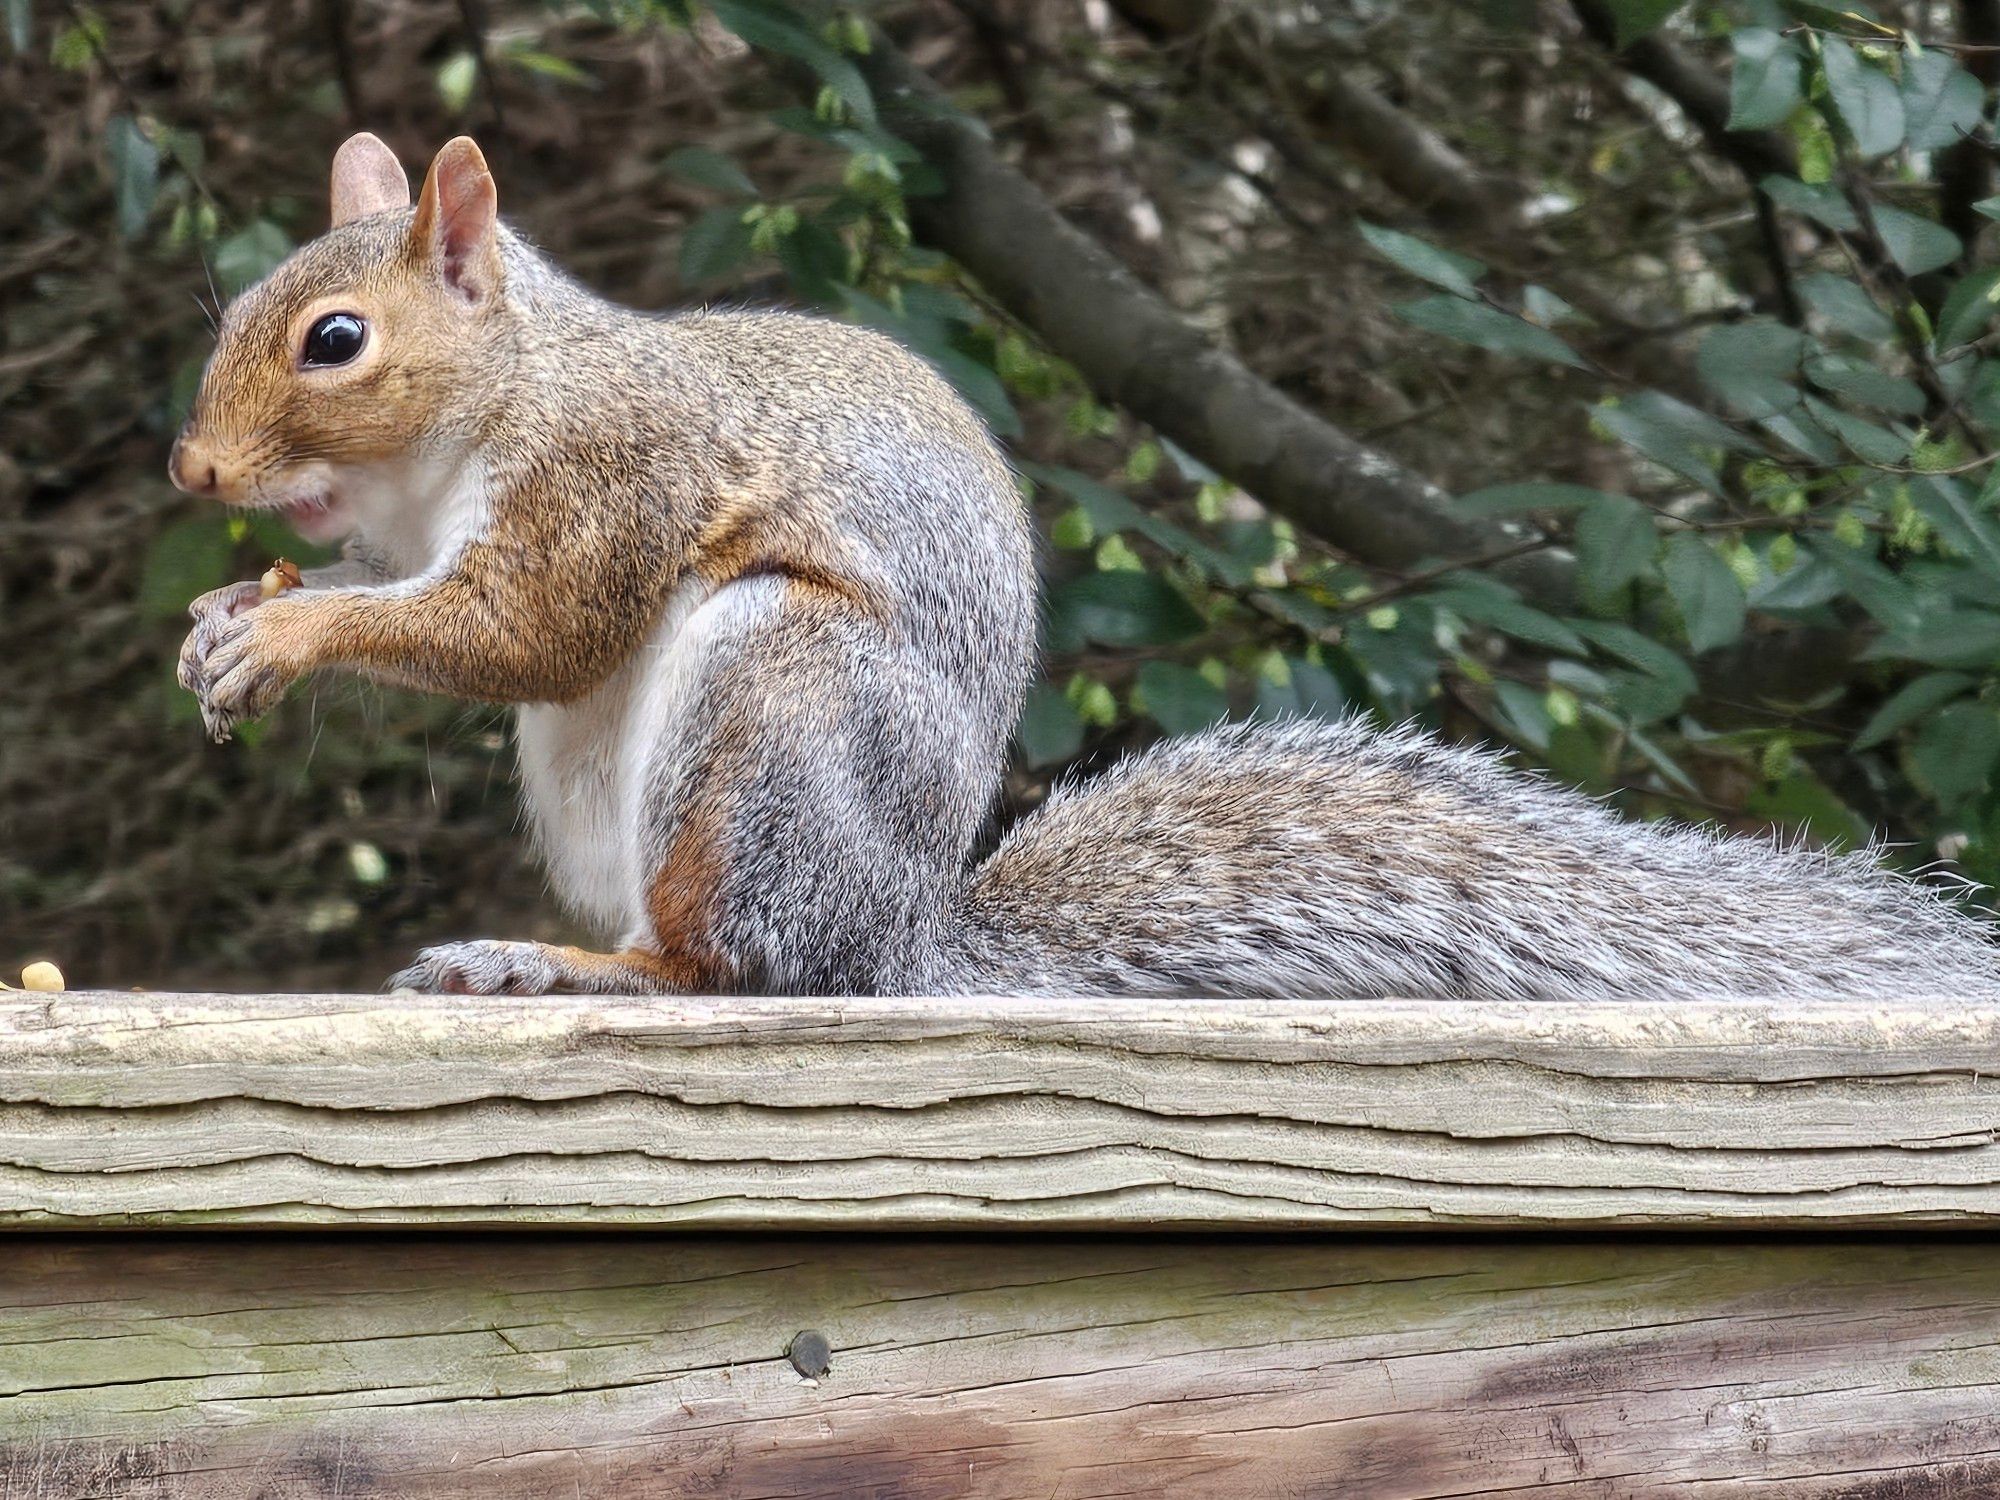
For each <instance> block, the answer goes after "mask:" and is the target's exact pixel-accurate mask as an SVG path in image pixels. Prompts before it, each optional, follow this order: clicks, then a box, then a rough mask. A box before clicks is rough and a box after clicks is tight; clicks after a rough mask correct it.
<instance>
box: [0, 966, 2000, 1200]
mask: <svg viewBox="0 0 2000 1500" xmlns="http://www.w3.org/2000/svg"><path fill="white" fill-rule="evenodd" d="M1996 1126H2000V1007H1995V1006H1991V1005H1968V1004H1963V1003H1959V1002H1954V1001H1950V1000H1940V1001H1938V1002H1935V1003H1928V1004H1912V1005H1897V1006H1893V1007H1882V1006H1869V1005H1857V1004H1844V1003H1815V1004H1796V1005H1784V1006H1775V1005H1773V1006H1755V1005H1721V1004H1716V1005H1675V1006H1644V1005H1618V1006H1612V1005H1604V1006H1581V1005H1548V1006H1491V1007H1470V1006H1451V1005H1439V1004H1430V1003H1421V1002H1322V1001H1312V1002H1307V1001H1298V1002H1236V1001H1228V1002H1223V1001H1214V1002H1157V1001H1104V1000H1090V1001H1064V1002H1049V1001H1037V1002H1022V1001H1010V1000H1004V999H1000V1000H985V1001H932V1000H839V1001H824V1000H715V1001H679V1000H675V1001H659V1000H646V1001H638V1000H616V999H612V1000H600V999H592V998H581V997H558V998H548V999H536V1000H532V1001H520V1000H470V999H458V998H443V999H437V998H417V997H407V996H398V997H379V996H173V995H145V994H138V995H110V994H95V995H92V994H84V995H56V996H39V995H37V996H7V997H5V999H4V1003H0V1224H10V1225H16V1226H37V1225H39V1226H55V1227H61V1226H65V1225H70V1226H76V1225H94V1224H166V1225H190V1224H206V1223H229V1224H250V1225H259V1224H261V1225H301V1224H305V1225H309V1224H364V1223H377V1224H380V1223H386V1224H394V1223H410V1222H424V1223H441V1224H443V1223H453V1224H471V1225H502V1226H504V1225H516V1226H530V1225H537V1224H556V1223H562V1224H596V1225H621V1226H629V1225H639V1226H645V1225H653V1226H665V1225H678V1226H687V1227H711V1228H712V1227H746V1228H747V1227H772V1228H805V1227H843V1226H848V1227H863V1228H878V1229H879V1228H889V1227H897V1228H915V1227H951V1226H960V1227H972V1226H977V1227H981V1228H987V1227H1002V1226H1009V1225H1014V1226H1024V1227H1041V1228H1118V1227H1133V1226H1166V1227H1195V1226H1222V1227H1244V1228H1259V1227H1314V1226H1335V1225H1366V1224H1390V1225H1395V1224H1411V1225H1415V1224H1437V1223H1446V1224H1471V1225H1481V1224H1484V1225H1567V1226H1616V1225H1695V1226H1701V1225H1710V1226H1713V1225H1719V1224H1731V1223H1738V1224H1758V1225H1766V1226H1775V1225H1823V1226H1840V1225H1864V1224H1942V1223H1988V1222H1992V1221H1994V1220H1996V1219H2000V1145H1996V1142H1995V1129H1996Z"/></svg>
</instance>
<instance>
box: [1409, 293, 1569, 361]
mask: <svg viewBox="0 0 2000 1500" xmlns="http://www.w3.org/2000/svg"><path fill="white" fill-rule="evenodd" d="M1394 311H1395V314H1396V316H1397V317H1399V318H1401V319H1402V320H1403V321H1404V322H1405V323H1408V324H1410V325H1411V326H1412V327H1415V328H1421V329H1423V330H1425V331H1426V332H1428V333H1436V334H1441V335H1443V336H1444V337H1445V338H1448V339H1456V340H1457V341H1458V342H1459V343H1462V344H1471V345H1473V346H1474V347H1475V348H1480V349H1489V350H1491V351H1492V352H1493V353H1495V354H1512V355H1521V356H1523V357H1525V358H1528V359H1546V360H1550V361H1553V362H1554V363H1556V364H1560V365H1570V366H1572V367H1573V368H1576V369H1579V370H1580V369H1583V368H1584V363H1583V361H1582V360H1581V359H1580V358H1578V356H1577V353H1576V351H1575V350H1574V349H1572V348H1570V346H1569V345H1568V344H1565V343H1564V342H1563V341H1562V340H1561V339H1559V338H1557V337H1556V336H1555V335H1554V334H1553V333H1550V332H1549V331H1548V329H1546V328H1537V327H1536V326H1535V325H1534V324H1533V323H1529V322H1524V321H1523V320H1522V319H1520V318H1517V317H1515V316H1514V315H1513V314H1512V313H1504V312H1501V311H1500V309H1498V308H1497V307H1488V306H1487V305H1486V304H1485V303H1483V302H1467V301H1466V300H1465V299H1464V298H1463V297H1426V298H1424V300H1423V301H1421V302H1405V303H1402V304H1400V305H1399V306H1397V307H1396V308H1395V309H1394Z"/></svg>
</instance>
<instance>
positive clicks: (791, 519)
mask: <svg viewBox="0 0 2000 1500" xmlns="http://www.w3.org/2000/svg"><path fill="white" fill-rule="evenodd" d="M332 202H333V227H332V228H331V229H330V231H329V232H328V233H327V234H325V235H324V236H322V237H321V238H319V239H317V240H315V241H313V242H311V243H310V244H307V245H305V246H303V247H301V248H300V249H299V250H298V251H297V252H296V253H294V254H293V255H292V256H291V257H290V259H288V260H287V261H285V263H284V264H282V265H281V266H279V267H278V268H277V270H276V271H274V272H273V273H272V274H271V275H270V277H269V278H268V279H266V280H265V281H264V282H262V283H261V284H260V285H258V286H255V287H253V288H251V289H250V290H248V291H246V292H245V293H243V294H242V296H240V297H239V298H237V299H236V301H235V302H234V303H232V304H231V306H230V307H229V309H228V311H227V313H226V315H225V317H224V318H223V321H222V326H221V331H220V335H219V338H218V342H217V345H216V348H215V352H214V355H213V357H212V358H211V359H210V361H209V365H208V369H207V372H206V374H205V376H204V378H203V380H202V384H201V389H200V392H199V394H198V396H197V398H196V401H195V403H194V408H193V411H192V414H191V415H190V417H189V420H188V423H187V426H186V428H185V429H184V430H183V432H182V433H181V435H180V437H179V439H178V440H177V441H176V443H175V445H174V451H173V456H172V459H171V461H170V464H169V472H170V473H171V475H172V477H173V480H174V482H175V483H176V484H177V485H179V486H180V487H181V488H182V489H184V490H187V491H190V492H192V493H196V494H201V495H206V496H210V497H213V498H215V499H218V500H221V501H224V502H226V503H228V504H232V505H236V506H246V507H257V508H264V509H270V510H275V511H278V512H281V513H282V514H284V515H285V517H286V518H287V519H288V520H290V521H291V523H292V524H293V525H294V526H296V527H297V528H298V529H300V530H301V531H303V532H305V533H306V534H307V535H309V536H312V537H315V538H317V539H322V540H334V539H346V540H347V541H348V548H347V553H348V560H347V561H345V562H343V563H341V564H339V565H337V566H335V567H333V568H329V569H324V570H313V571H310V572H308V574H307V575H306V577H305V578H304V580H303V586H301V587H297V588H291V589H286V590H283V591H281V592H278V593H277V594H276V595H275V597H269V598H266V597H264V591H262V590H260V589H259V587H258V586H257V585H256V584H254V583H244V584H238V585H233V586H231V587H229V588H225V589H220V590H217V591H216V592H214V593H211V594H208V595H205V596H203V597H202V598H201V599H198V600H196V601H195V603H194V605H193V606H192V608H191V611H190V612H191V613H192V615H193V616H194V620H195V625H194V629H193V631H192V633H191V634H190V635H189V637H188V641H187V644H186V646H185V647H184V649H183V651H182V656H181V667H180V673H181V681H182V683H183V685H184V686H186V687H188V688H189V689H191V690H192V691H194V692H195V693H196V694H198V695H199V697H200V700H201V704H202V709H203V713H204V716H205V718H206V720H207V723H208V725H209V728H210V730H211V732H212V733H214V734H215V735H216V736H217V737H218V738H226V737H227V736H228V734H229V731H230V729H231V727H232V726H233V725H234V724H236V723H237V722H239V721H240V720H243V719H247V718H252V717H255V716H257V715H259V714H261V713H263V712H265V711H266V710H268V709H270V708H271V707H272V706H273V705H274V704H275V703H276V702H277V701H278V699H279V698H280V697H281V696H282V695H283V693H284V690H285V688H286V687H287V685H288V684H289V683H291V682H292V681H294V680H295V679H297V678H299V677H301V676H304V675H306V674H308V673H312V672H315V671H319V670H322V669H331V668H344V669H347V670H350V671H354V672H358V673H360V674H362V675H363V676H366V677H369V678H373V679H375V680H376V681H380V682H388V683H398V684H403V685H406V686H410V687H415V688H419V689H424V690H428V691H432V692H438V693H447V694H451V695H454V696H458V697H464V698H476V699H486V700H492V701H500V702H508V703H513V704H516V705H519V740H520V755H521V766H522V778H523V781H524V784H525V791H526V798H527V802H528V805H529V807H530V809H531V811H532V815H533V823H534V827H535V832H536V837H537V841H538V844H539V846H540V850H541V853H542V855H543V857H544V859H545V861H546V863H547V865H548V868H549V871H550V874H551V876H552V879H553V882H554V884H555V886H556V887H557V889H558V891H559V892H560V893H561V894H562V896H563V897H564V898H565V899H566V900H567V902H568V903H569V904H570V905H571V906H573V907H574V908H575V909H576V910H577V911H578V912H579V913H580V914H582V915H583V916H585V917H586V918H588V919H590V920H591V921H592V922H593V923H594V924H595V925H596V926H598V927H599V928H601V929H603V930H604V931H605V932H607V933H608V934H610V935H611V936H612V937H613V938H614V939H615V946H614V947H612V948H610V949H609V951H605V952H591V951H585V950H582V949H577V948H570V947H558V946H553V945H547V944H541V943H533V942H513V941H487V940H482V941H471V942H454V943H446V944H443V945H441V946H438V947H434V948H428V949H425V950H424V951H423V952H422V953H421V954H419V955H418V957H417V960H416V962H415V963H414V964H413V965H412V966H411V967H410V968H408V969H406V970H405V971H403V972H402V973H401V974H399V975H397V976H396V977H395V979H394V980H393V981H392V982H393V983H395V984H398V985H408V986H413V987H415V988H417V989H421V990H443V991H459V992H467V993H474V994H503V993H518V994H535V993H543V992H548V991H552V990H582V991H597V992H622V993H634V992H636V993H651V992H698V993H699V992H706V993H727V992H733V991H756V992H781V993H797V994H832V993H853V994H878V993H906V994H933V995H943V994H966V993H990V994H995V995H1023V994H1049V993H1073V994H1141V995H1172V994H1187V993H1214V994H1230V995H1271V996H1355V997H1381V996H1398V995H1407V996H1426V997H1437V998H1464V999H1487V1000H1515V999H1541V998H1568V999H1585V1000H1590V999H1624V998H1651V999H1664V998H1674V997H1684V996H1685V997H1692V996H1715V997H1728V996H1735V997H1777V996H1808V995H1848V996H1860V997H1869V998H1882V999H1886V998H1891V997H1898V996H1918V995H1963V994H1968V993H1974V992H1977V993H1981V994H1989V995H1990V994H1993V993H1996V992H2000V949H1997V948H1996V947H1995V945H1994V944H1993V943H1991V942H1990V941H1989V940H1988V938H1987V937H1986V935H1985V932H1984V929H1983V928H1982V927H1981V925H1980V924H1979V923H1978V922H1976V921H1974V920H1973V919H1971V918H1969V917H1967V916H1965V915H1963V914H1961V913H1960V912H1959V911H1958V910H1957V909H1956V908H1955V907H1954V906H1953V905H1952V904H1951V903H1950V902H1948V901H1947V900H1945V899H1943V898H1942V897H1941V896H1939V895H1938V894H1936V893H1934V892H1933V891H1931V890H1930V889H1928V888H1926V887H1924V886H1921V885H1919V884H1917V883H1915V882H1912V881H1909V880H1906V879H1903V878H1901V877H1898V876H1896V875H1894V874H1892V873H1889V872H1887V871H1885V870H1883V869H1881V868H1880V867H1879V866H1878V864H1877V863H1876V861H1875V860H1874V859H1872V858H1871V857H1869V856H1866V855H1850V856H1844V857H1835V856H1828V855H1823V854H1817V853H1811V852H1806V851H1802V850H1796V849H1793V850H1788V849H1784V848H1781V847H1778V846H1776V845H1774V844H1772V843H1770V842H1764V841H1758V840H1752V839H1742V838H1728V837H1723V836H1720V835H1717V834H1715V833H1711V832H1706V831H1702V830H1697V829H1692V828H1686V827H1671V826H1660V825H1641V824H1632V823H1627V822H1623V821H1620V820H1619V819H1618V818H1616V817H1615V816H1613V815H1612V814H1611V813H1610V812H1608V811H1606V810H1605V809H1604V808H1602V807H1600V806H1598V805H1597V804H1596V803H1594V802H1592V801H1590V800H1588V799H1587V798H1585V797H1582V796H1579V795H1576V794H1574V793H1571V792H1567V791H1563V790H1559V789H1557V788H1555V787H1552V786H1550V785H1548V784H1546V783H1544V782H1542V781H1539V780H1536V779H1534V778H1532V777H1528V776H1524V775H1521V774H1518V773H1516V772H1513V771H1510V770H1509V769H1507V768H1506V767H1505V766H1504V765H1503V764H1502V763H1501V762H1500V761H1499V760H1498V759H1496V758H1495V757H1494V756H1492V755H1490V754H1488V753H1485V752H1481V751H1476V750H1467V749H1461V748H1456V747H1453V746H1450V745H1447V744H1444V743H1442V742H1440V741H1438V740H1436V739H1434V738H1431V737H1429V736H1427V735H1424V734H1420V733H1417V732H1414V731H1410V730H1398V731H1391V732H1382V731H1377V730H1374V729H1370V728H1368V727H1366V726H1365V725H1363V724H1362V723H1360V722H1358V721H1349V722H1344V723H1331V724H1327V723H1309V722H1298V723H1291V724H1286V725H1280V726H1270V725H1265V726H1248V727H1246V726H1240V725H1237V726H1225V727H1219V728H1216V729H1213V730H1211V731H1209V732H1206V733H1203V734H1197V735H1193V736H1190V737H1187V738H1183V739H1178V740H1172V741H1169V742H1166V743H1164V744H1162V745H1160V746H1158V747H1156V748H1154V749H1152V750H1150V751H1148V752H1146V753H1144V754H1141V755H1138V756H1136V757H1133V758H1132V759H1130V760H1128V761H1127V762H1126V763H1124V764H1122V765H1120V766H1118V767H1116V768H1114V769H1113V770H1112V771H1110V772H1109V773H1108V774H1106V775H1104V776H1103V777H1101V778H1099V779H1097V780H1095V781H1093V782H1091V783H1090V784H1088V785H1085V786H1083V787H1080V788H1077V789H1073V790H1066V791H1060V792H1058V793H1057V794H1056V795H1055V796H1054V797H1053V798H1052V799H1051V800H1050V801H1049V802H1048V804H1047V805H1046V806H1044V807H1043V808H1042V809H1040V810H1039V811H1038V812H1036V813H1035V814H1033V815H1032V816H1030V817H1028V818H1027V819H1025V820H1024V821H1023V822H1022V823H1020V824H1019V825H1018V826H1016V827H1015V828H1014V829H1013V830H1012V831H1011V832H1010V833H1009V834H1008V835H1007V837H1006V838H1005V839H1003V840H1002V842H1001V843H1000V845H999V848H998V849H997V851H996V852H995V853H993V854H992V855H991V857H989V858H988V859H986V860H985V861H984V862H982V863H979V864H977V865H976V866H974V865H972V864H971V862H970V851H971V848H972V846H973V843H974V840H975V838H976V837H977V834H978V831H979V828H980V826H981V823H982V820H983V819H984V818H985V816H986V814H987V812H988V809H989V805H990V803H991V801H992V799H993V796H994V794H995V791H996V789H997V787H998V784H999V779H1000V775H1001V771H1002V768H1003V763H1004V757H1005V753H1006V747H1007V743H1008V737H1009V734H1010V731H1011V729H1012V726H1013V724H1014V721H1015V718H1016V716H1017V714H1018V712H1019V709H1020V706H1021V701H1022V695H1023V692H1024V690H1025V688H1026V686H1027V683H1028V681H1029V677H1030V673H1031V670H1032V656H1033V650H1034V638H1035V628H1034V620H1035V582H1034V567H1033V560H1032V550H1031V542H1030V529H1029V520H1028V516H1027V514H1026V510H1025V507H1024V505H1023V504H1022V501H1021V498H1020V496H1019V494H1018V492H1017V491H1016V489H1015V487H1014V484H1013V482H1012V480H1011V478H1010V475H1009V472H1008V469H1007V465H1006V463H1005V461H1004V460H1003V459H1002V457H1001V455H1000V453H999V451H998V450H997V448H996V447H995V445H994V443H993V441H992V439H991V437H990V436H989V435H988V433H987V432H986V430H985V429H984V427H983V426H982V424H981V423H980V422H979V420H978V419H977V418H976V417H975V416H974V415H973V414H972V413H971V411H970V410H968V408H967V407H966V405H965V404H964V403H963V402H962V401H961V400H960V399H959V398H958V397H957V396H956V395H955V394H954V393H953V392H952V390H951V389H950V388H949V387H948V386H947V385H946V384H945V383H944V381H943V380H941V379H940V378H939V377H938V375H937V374H936V373H935V372H933V371H932V370H931V369H930V368H929V367H928V366H927V365H925V364H924V363H923V362H922V361H920V360H919V359H917V358H916V357H914V356H913V355H911V354H909V353H907V352H906V351H904V350H903V349H902V348H900V347H899V346H897V345H896V344H895V343H893V342H892V341H890V340H887V339H884V338H881V337H878V336H877V335H875V334H873V333H869V332H866V331H863V330H860V329H857V328H854V327H851V326H848V325H845V324H841V323H837V322H831V321H826V320H822V319H817V318H809V317H803V316H797V315H792V314H784V313H738V312H731V313H720V312H696V313H690V314H685V315H680V316H671V317H658V316H650V315H642V314H640V313H636V312H632V311H628V310H626V309H624V308H620V307H616V306H614V305H612V304H610V303H608V302H606V301H604V300H602V299H600V298H598V297H596V296H595V295H593V294H592V293H590V292H589V291H587V290H585V289H584V288H583V287H581V286H579V285H578V284H577V283H576V282H574V281H572V280H571V279H569V277H567V276H566V275H565V274H563V273H562V272H561V271H560V270H558V269H557V268H556V267H554V266H553V265H552V264H550V263H549V262H548V261H547V260H545V259H544V258H543V257H542V256H540V255H539V254H538V253H537V252H536V251H535V250H534V249H532V248H531V247H530V246H529V245H527V244H526V243H525V242H524V241H522V240H521V239H520V238H518V237H517V236H516V235H514V234H513V233H511V232H510V231H509V230H508V229H507V228H506V227H505V226H504V225H502V224H501V223H500V222H499V220H498V218H497V208H496V198H495V192H494V185H493V179H492V176H491V174H490V173H489V172H488V170H487V167H486V163H485V160H484V158H483V157H482V156H481V155H480V152H479V149H478V147H477V146H475V145H474V144H473V143H472V142H471V141H470V140H467V139H464V138H460V139H458V140H454V141H452V142H451V143H450V144H449V145H447V146H445V148H444V149H443V150H442V151H441V152H439V154H438V156H437V158H436V160H435V161H434V162H433V163H432V164H431V168H430V171H429V174H428V175H427V177H426V179H425V182H424V185H423V189H422V192H421V193H420V194H419V195H418V198H417V201H416V203H415V204H414V206H413V205H412V204H411V202H410V192H409V185H408V182H407V180H406V179H405V177H404V175H403V171H402V168H401V167H400V166H399V165H398V164H397V162H396V159H395V157H394V155H393V154H392V153H391V152H390V151H389V149H388V148H387V147H386V146H384V145H383V144H382V143H381V142H380V141H379V140H377V139H376V138H375V137H373V136H371V135H365V134H364V135H357V136H355V137H353V138H352V139H350V140H349V141H348V142H347V143H346V144H345V145H343V146H342V147H341V149H340V151H339V153H338V155H337V156H336V157H335V159H334V165H333V181H332Z"/></svg>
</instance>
